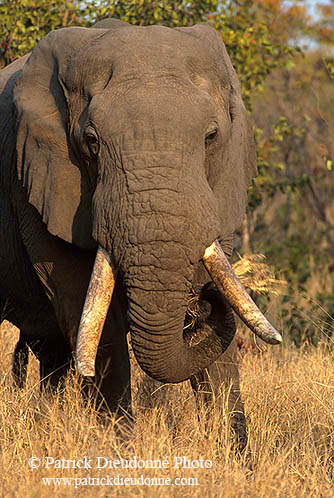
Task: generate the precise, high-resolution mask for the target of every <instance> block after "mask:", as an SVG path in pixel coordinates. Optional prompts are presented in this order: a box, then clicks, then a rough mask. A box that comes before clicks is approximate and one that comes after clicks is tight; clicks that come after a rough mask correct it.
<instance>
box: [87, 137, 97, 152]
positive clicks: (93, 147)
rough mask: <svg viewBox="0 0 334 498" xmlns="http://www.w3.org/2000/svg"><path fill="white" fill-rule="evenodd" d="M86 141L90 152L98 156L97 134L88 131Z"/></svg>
mask: <svg viewBox="0 0 334 498" xmlns="http://www.w3.org/2000/svg"><path fill="white" fill-rule="evenodd" d="M86 141H87V144H88V148H89V150H90V152H91V153H92V154H94V155H95V156H96V155H97V154H98V152H99V141H98V138H97V136H96V135H94V134H93V133H87V134H86Z"/></svg>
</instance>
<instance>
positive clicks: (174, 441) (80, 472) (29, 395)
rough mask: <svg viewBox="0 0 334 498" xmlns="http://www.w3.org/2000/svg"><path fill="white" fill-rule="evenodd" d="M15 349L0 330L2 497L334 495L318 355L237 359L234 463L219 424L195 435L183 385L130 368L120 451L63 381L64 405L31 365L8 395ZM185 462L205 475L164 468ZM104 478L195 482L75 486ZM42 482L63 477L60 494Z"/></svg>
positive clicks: (199, 428) (330, 407) (279, 353)
mask: <svg viewBox="0 0 334 498" xmlns="http://www.w3.org/2000/svg"><path fill="white" fill-rule="evenodd" d="M16 339H17V332H16V331H15V330H13V329H12V328H11V327H9V326H8V325H7V326H2V327H1V330H0V348H1V350H0V357H1V364H0V375H1V381H0V428H1V429H0V431H1V432H0V451H1V456H0V459H1V460H0V461H1V464H0V465H1V477H0V481H1V484H0V495H1V496H2V497H7V496H8V497H11V496H15V497H17V496H24V497H34V498H35V497H49V496H61V497H67V496H96V497H106V496H108V497H109V496H110V497H113V496H115V497H116V496H117V497H119V496H122V497H132V496H144V497H147V496H148V497H150V496H154V497H155V496H157V497H159V496H168V497H170V496H172V497H174V496H175V497H178V496H183V497H184V496H185V497H188V496H189V497H192V498H195V497H222V496H223V497H246V496H247V497H254V498H255V497H256V498H261V497H263V498H268V497H297V496H298V497H308V498H309V497H333V496H334V482H333V475H334V472H333V466H334V361H333V355H332V354H331V352H330V350H329V348H328V347H326V346H320V347H318V348H317V349H315V348H312V347H305V348H304V349H301V350H295V349H292V348H291V347H290V348H288V347H287V346H283V347H276V348H272V349H270V350H268V351H267V352H265V353H264V354H262V355H257V356H252V355H248V356H247V355H246V356H244V357H243V359H242V360H241V365H240V370H241V376H242V394H243V399H244V402H245V408H246V415H247V420H248V430H249V443H248V452H247V453H248V454H245V455H244V456H242V457H240V456H236V455H235V454H234V453H233V451H232V449H231V443H230V439H229V435H228V421H227V416H225V417H223V418H222V419H220V420H219V419H218V418H217V416H215V415H213V416H212V418H211V420H210V421H209V424H208V425H207V426H205V424H204V422H203V421H199V420H198V413H197V411H196V409H195V406H194V400H193V397H192V395H191V392H190V388H189V386H188V385H187V384H182V385H177V386H163V385H161V384H159V383H157V382H154V381H152V380H151V379H149V378H148V377H146V376H145V375H144V374H143V373H142V372H141V371H140V369H139V367H138V366H137V365H136V363H135V361H134V360H133V359H132V363H133V365H132V366H133V370H132V371H133V398H134V399H133V405H134V411H135V414H136V422H135V428H134V432H133V434H132V436H130V437H129V438H128V440H127V442H126V440H121V439H120V438H118V437H116V435H115V433H114V429H113V423H110V424H109V425H106V424H102V423H101V422H99V421H98V420H97V417H96V413H95V411H94V410H93V409H92V407H91V406H88V405H85V404H84V403H83V402H82V398H81V396H80V394H79V385H78V379H77V377H76V376H75V375H73V374H72V375H70V376H69V378H68V379H67V381H66V389H65V393H64V395H63V396H60V395H54V396H49V395H47V394H43V395H41V394H40V392H39V375H38V363H37V361H36V360H34V359H33V358H32V357H31V358H30V364H29V370H28V379H27V385H26V387H25V388H24V389H23V390H22V391H20V390H17V389H15V388H14V386H13V383H12V379H11V372H10V370H11V354H12V351H13V348H14V344H15V341H16ZM47 456H48V457H53V458H54V459H65V460H73V459H75V460H78V459H82V458H83V457H84V456H87V458H88V459H90V460H92V466H93V467H96V463H97V460H96V457H98V456H101V457H105V458H107V459H113V460H115V459H120V458H123V459H124V460H131V459H132V458H133V457H134V456H136V457H137V459H143V460H145V461H146V460H155V461H157V460H165V459H166V458H167V459H168V460H169V468H165V469H150V468H144V469H126V468H117V469H108V468H101V469H97V468H92V469H71V468H69V469H66V468H63V469H61V468H60V469H57V468H54V467H52V468H48V469H47V468H45V458H46V457H47ZM183 456H184V457H186V459H187V460H191V461H196V460H197V461H200V459H201V458H202V459H203V460H211V462H212V467H210V468H183V467H182V466H180V467H178V468H174V462H175V461H174V458H175V457H183ZM31 457H37V458H39V459H40V460H41V466H40V467H38V468H30V467H29V459H30V458H31ZM101 462H102V460H101ZM103 462H104V460H103ZM35 463H36V461H35ZM68 465H71V464H68ZM195 465H196V464H195ZM208 465H210V464H208ZM107 475H109V476H110V477H113V476H116V475H119V476H123V477H127V476H128V477H131V478H133V477H136V476H137V477H139V476H142V475H143V476H145V477H149V478H152V477H159V478H161V477H163V478H167V477H169V478H170V479H171V481H173V480H174V479H175V478H177V477H181V478H186V479H189V478H195V479H196V481H194V480H193V481H190V482H192V483H193V485H190V484H183V485H165V486H157V485H152V486H148V485H137V486H134V485H133V486H111V485H108V483H107V482H106V481H105V482H104V481H102V482H104V483H105V485H98V484H97V481H91V483H90V485H89V483H88V481H84V480H83V479H84V478H87V477H88V476H90V477H95V478H96V477H100V478H103V477H106V476H107ZM45 477H57V478H64V477H71V478H73V479H72V481H71V483H70V484H66V483H65V482H60V481H59V483H58V485H56V484H53V483H52V482H51V481H50V483H49V484H47V483H43V480H42V479H43V478H45ZM75 478H76V479H77V481H74V479H75ZM80 479H81V480H80ZM188 482H189V481H188ZM94 483H95V484H94ZM109 484H110V483H109ZM75 486H77V487H75Z"/></svg>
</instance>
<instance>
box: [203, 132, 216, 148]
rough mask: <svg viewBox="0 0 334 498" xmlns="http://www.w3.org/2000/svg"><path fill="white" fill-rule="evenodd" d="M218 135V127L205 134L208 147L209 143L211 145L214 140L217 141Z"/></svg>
mask: <svg viewBox="0 0 334 498" xmlns="http://www.w3.org/2000/svg"><path fill="white" fill-rule="evenodd" d="M217 135H218V131H217V129H214V130H210V131H209V132H208V133H207V134H206V136H205V146H206V147H207V146H208V145H210V144H211V143H212V142H214V141H215V139H216V137H217Z"/></svg>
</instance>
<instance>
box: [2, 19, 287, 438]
mask: <svg viewBox="0 0 334 498" xmlns="http://www.w3.org/2000/svg"><path fill="white" fill-rule="evenodd" d="M0 88H1V96H0V130H1V136H0V151H1V157H0V161H1V163H0V164H1V170H0V171H1V173H0V190H1V196H0V207H1V211H0V216H1V217H0V276H1V278H0V296H1V303H2V307H3V308H5V312H4V311H3V312H2V314H1V316H2V317H6V318H7V319H8V320H9V321H11V322H12V323H14V324H15V325H16V326H17V327H18V328H19V329H20V334H21V335H20V340H19V342H18V344H17V346H16V349H15V353H14V366H13V370H14V376H15V377H16V381H17V382H18V383H19V384H22V383H23V382H24V370H25V365H26V359H27V354H26V353H27V347H28V346H29V347H30V348H31V350H32V351H33V352H34V353H35V354H36V356H37V357H38V358H39V361H40V370H41V372H40V373H41V376H42V378H44V379H45V378H47V381H48V383H49V384H51V385H54V386H55V385H57V383H58V381H59V379H60V378H62V377H63V376H64V374H65V373H66V370H67V368H68V365H69V362H70V359H71V357H72V353H73V351H74V350H75V348H76V346H77V363H78V368H79V371H80V372H81V373H82V374H83V375H87V376H93V375H95V370H94V365H95V363H96V375H95V381H96V383H98V384H99V385H100V392H101V393H102V395H103V398H104V401H105V403H106V405H107V407H108V408H109V409H110V410H112V411H115V410H117V409H118V408H119V407H122V408H125V409H126V410H127V411H129V410H130V387H129V379H130V368H129V356H128V347H127V340H126V335H127V332H128V330H129V331H130V334H131V343H132V348H133V351H134V354H135V356H136V359H137V361H138V362H139V364H140V366H141V367H142V368H143V370H144V371H145V372H147V373H148V375H150V376H152V377H153V378H155V379H157V380H159V381H162V382H181V381H184V380H187V379H190V380H191V384H192V387H193V390H194V392H195V394H196V395H197V398H198V400H204V401H205V403H210V401H212V398H215V394H216V393H217V390H218V389H219V388H220V386H221V385H225V386H228V385H229V384H230V383H231V386H232V387H231V386H229V387H231V391H230V406H231V410H234V421H235V426H236V428H237V430H238V431H239V432H240V434H243V436H244V431H245V420H244V415H243V405H242V402H241V400H240V393H239V376H238V368H237V363H236V358H235V342H234V339H233V337H234V333H235V324H234V318H233V313H232V308H233V309H234V311H235V312H236V313H237V314H238V315H239V316H240V317H241V319H242V320H243V321H244V322H245V323H246V324H247V325H248V326H249V327H250V328H251V329H252V330H253V331H254V332H255V333H257V334H258V335H259V336H261V337H262V338H264V339H265V340H266V341H267V342H270V343H278V342H280V340H281V338H280V335H279V334H278V332H276V331H275V329H273V328H272V327H271V325H270V324H269V323H268V322H267V321H266V319H265V317H264V316H263V315H262V314H261V312H260V311H259V310H258V309H257V308H256V306H255V304H254V303H253V302H252V301H251V299H250V298H249V296H248V295H247V294H246V292H245V290H244V289H243V288H242V286H241V284H240V282H239V281H238V280H237V277H236V276H235V275H234V273H233V271H232V269H231V267H230V265H229V262H228V259H229V258H230V256H231V253H232V246H233V233H234V231H235V229H236V228H237V227H238V226H239V225H240V224H241V221H242V219H243V216H244V212H245V207H246V200H247V188H248V186H249V185H250V183H251V180H252V178H253V177H254V176H255V175H256V161H255V147H254V141H253V135H252V129H251V125H250V122H249V118H248V114H247V112H246V110H245V107H244V105H243V102H242V99H241V93H240V85H239V82H238V79H237V76H236V74H235V71H234V69H233V67H232V65H231V62H230V59H229V57H228V55H227V52H226V49H225V47H224V44H223V43H222V41H221V38H220V36H219V35H218V33H217V32H216V31H215V30H214V29H213V28H211V27H210V26H209V25H206V24H201V25H196V26H193V27H191V28H176V29H170V28H167V27H163V26H149V27H137V26H131V25H128V24H127V23H125V22H122V21H119V20H113V19H109V20H105V21H102V22H100V23H98V24H96V25H95V27H93V28H89V29H88V28H81V27H74V28H66V29H60V30H57V31H54V32H51V33H50V34H48V35H47V36H46V37H45V38H44V39H43V40H42V41H41V42H40V43H39V44H38V45H37V46H36V48H35V49H34V50H33V52H32V53H31V55H27V56H25V57H23V58H21V59H19V60H17V61H15V62H13V63H12V64H11V65H9V66H8V67H6V68H5V69H4V70H3V71H2V72H1V79H0ZM95 256H96V258H95ZM94 261H95V263H94ZM93 268H94V270H93ZM212 280H213V281H214V282H215V283H213V282H212ZM88 287H89V289H88ZM87 289H88V291H87ZM191 292H193V293H194V292H195V293H196V294H197V295H198V296H199V297H198V299H199V304H200V313H199V315H198V316H197V318H196V320H195V323H194V324H193V325H192V327H190V328H189V327H188V328H184V327H185V324H186V323H188V322H189V313H188V312H187V309H188V302H189V295H190V293H191ZM86 294H87V296H86ZM84 303H85V305H84ZM79 324H80V330H79V336H78V328H79ZM77 336H78V337H79V339H78V341H77ZM77 342H78V344H77ZM95 356H96V362H95ZM44 382H45V381H44ZM203 385H204V389H203V388H202V387H203ZM216 404H217V405H219V400H216Z"/></svg>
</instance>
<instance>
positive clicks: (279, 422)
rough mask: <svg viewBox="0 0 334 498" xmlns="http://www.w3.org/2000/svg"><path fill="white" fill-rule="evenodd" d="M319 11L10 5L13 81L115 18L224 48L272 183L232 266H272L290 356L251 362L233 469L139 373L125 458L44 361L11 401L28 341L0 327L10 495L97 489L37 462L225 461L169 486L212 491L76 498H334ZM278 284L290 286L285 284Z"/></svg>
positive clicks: (332, 155) (331, 298) (6, 15)
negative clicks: (17, 361) (244, 430)
mask: <svg viewBox="0 0 334 498" xmlns="http://www.w3.org/2000/svg"><path fill="white" fill-rule="evenodd" d="M308 7H309V5H308V2H307V1H305V2H303V1H297V0H296V1H290V2H286V1H284V0H205V1H199V0H192V1H189V2H176V1H165V0H163V1H155V0H133V1H124V2H119V1H109V0H87V1H86V2H80V1H77V0H73V1H72V2H70V1H68V0H0V67H4V66H6V65H7V64H9V63H10V62H12V61H13V60H15V59H16V58H18V57H20V56H21V55H24V54H25V53H27V52H29V51H30V50H32V48H33V47H34V45H35V44H36V42H38V41H39V40H40V39H41V38H42V37H43V36H45V35H46V34H47V33H48V32H49V31H50V30H52V29H58V28H61V27H66V26H74V25H81V26H90V25H92V24H93V23H94V22H95V21H96V20H100V19H103V18H104V17H107V16H114V17H117V18H121V19H123V20H126V21H128V22H130V23H134V24H141V25H146V24H156V23H160V24H165V25H168V26H187V25H192V24H194V23H196V22H201V21H207V22H210V23H211V24H212V25H213V26H214V27H215V28H216V29H217V30H218V31H219V32H220V33H221V36H222V38H223V40H224V42H225V44H226V47H227V50H228V52H229V54H230V56H231V58H232V61H233V64H234V67H235V68H236V71H237V73H238V75H239V78H240V81H241V85H242V91H243V96H244V101H245V104H246V106H247V108H248V110H249V112H251V114H252V118H253V121H254V132H255V136H256V140H257V149H258V150H257V152H258V168H259V176H258V177H257V179H256V180H255V181H254V183H253V186H252V187H251V189H250V192H249V208H248V213H247V218H246V219H245V221H244V223H243V225H242V227H240V230H239V232H238V233H237V234H236V239H235V246H236V251H235V259H236V260H237V259H238V254H240V255H242V256H248V258H249V259H248V260H247V261H250V262H251V263H252V262H253V263H254V261H255V262H258V261H259V258H258V257H256V256H254V254H264V255H265V257H266V261H267V263H268V265H269V266H270V268H271V270H272V271H271V272H269V273H268V272H267V273H265V275H266V278H267V281H266V282H263V281H262V283H261V285H258V286H255V287H254V288H253V287H252V286H251V285H250V286H249V287H250V288H251V289H253V292H254V291H258V293H257V295H255V298H256V299H257V301H258V303H259V304H260V306H261V308H262V309H267V312H268V314H269V315H270V319H271V320H272V322H273V323H274V324H275V325H276V326H277V328H278V330H280V331H282V332H283V335H284V339H285V344H284V346H283V347H282V348H272V350H271V349H270V350H267V351H266V352H263V353H261V354H258V355H256V356H252V355H251V354H250V353H248V354H246V356H245V357H244V358H243V359H242V360H241V372H242V393H243V397H244V401H245V406H246V415H247V418H248V422H249V436H250V438H249V448H248V449H249V453H248V456H247V452H246V453H245V455H244V456H243V457H239V458H236V457H235V455H234V454H233V452H232V451H231V446H230V442H229V438H228V436H227V434H228V431H227V429H226V427H227V422H228V421H227V420H225V419H224V420H215V419H212V421H210V424H209V426H208V427H204V426H203V424H202V422H198V420H197V414H196V411H195V409H194V406H193V400H192V398H191V396H190V391H189V390H188V389H187V387H186V386H183V385H182V386H173V387H168V386H161V385H158V384H157V383H156V384H155V383H154V382H153V381H150V380H149V379H148V378H147V377H144V374H142V373H141V372H139V369H138V370H137V369H136V367H135V365H134V368H135V369H136V370H135V371H136V374H135V375H134V376H133V378H134V380H133V382H134V384H135V386H134V389H135V393H136V395H135V400H134V405H135V411H136V414H137V420H136V432H135V434H136V436H135V437H134V438H131V442H130V443H128V444H127V445H126V446H124V443H121V442H120V441H118V440H117V439H115V438H114V437H113V434H112V431H113V427H112V424H111V425H110V426H109V427H107V428H106V427H103V426H101V425H100V424H99V423H98V422H97V419H96V416H95V412H94V410H91V409H90V408H89V407H87V406H83V405H82V401H81V398H80V396H79V395H78V379H77V378H76V377H75V376H74V377H73V378H70V379H68V381H67V387H66V392H65V397H64V399H63V400H62V398H61V397H59V396H56V397H54V398H52V399H50V398H48V397H47V396H46V395H44V396H42V397H40V395H39V391H38V376H37V371H36V364H35V363H33V362H31V367H30V369H29V376H28V383H27V386H26V388H25V389H24V390H23V391H20V392H18V391H16V390H14V388H13V386H12V381H11V378H10V356H11V352H12V351H13V348H14V343H15V334H14V335H13V334H12V333H9V326H8V325H5V326H2V328H1V331H0V348H1V351H0V357H1V358H2V361H1V367H0V372H1V384H0V390H1V397H0V400H1V401H0V419H1V420H0V427H1V432H0V434H1V435H0V448H1V457H0V458H1V468H2V469H3V479H4V483H3V485H2V486H1V489H2V491H1V494H2V495H3V496H14V495H15V496H18V495H24V496H40V497H43V496H49V495H50V494H56V495H57V496H58V495H59V496H67V495H68V496H70V495H72V494H73V491H74V490H73V486H72V487H71V486H65V485H62V486H61V488H58V489H55V488H54V487H52V485H51V486H48V485H42V484H41V477H47V476H55V477H64V476H71V477H73V476H83V475H92V476H96V475H98V474H96V473H94V471H89V472H90V473H89V472H87V471H85V472H82V471H79V470H76V471H73V470H72V471H70V470H58V471H57V472H55V471H53V472H51V471H43V469H41V468H39V469H29V467H28V466H27V461H28V460H29V458H30V457H31V456H38V457H42V456H45V455H52V456H56V457H58V458H67V459H71V458H76V457H78V456H81V455H88V456H89V457H90V458H94V457H95V456H98V455H113V456H114V457H115V456H117V455H118V456H119V455H122V458H125V457H126V455H128V456H131V455H137V457H138V458H142V457H145V459H148V458H151V459H157V458H160V457H165V456H167V457H169V459H170V461H171V460H172V459H173V457H174V456H178V455H186V456H187V455H188V456H189V457H191V458H192V459H197V458H200V457H201V456H202V457H205V458H206V459H211V460H212V461H213V467H212V468H210V469H199V470H196V471H194V470H189V469H188V470H185V471H184V473H181V474H180V473H179V472H177V471H176V470H175V469H171V470H169V472H168V473H166V474H168V475H169V476H171V477H172V478H174V477H175V476H177V475H182V476H186V477H187V476H190V477H191V476H194V477H198V481H199V485H198V486H181V487H180V488H177V487H175V486H174V487H173V492H172V493H171V492H170V488H169V489H168V488H166V487H164V488H163V487H159V488H158V487H155V488H154V489H153V488H147V487H143V486H138V487H136V488H135V487H132V488H131V490H129V488H128V489H127V490H125V489H123V488H118V489H111V488H108V489H107V490H106V488H103V487H95V488H94V490H92V488H90V487H88V486H86V487H85V486H81V487H79V488H78V489H77V490H76V494H78V496H86V495H88V494H90V493H92V492H93V493H94V495H96V496H151V495H154V496H160V495H161V496H179V495H180V496H181V495H182V496H188V495H189V496H217V497H218V496H233V497H234V496H236V497H237V496H251V497H252V496H254V497H261V496H263V497H271V496H272V497H279V496H305V497H306V496H307V497H310V496H323V497H327V496H328V497H330V496H333V465H334V461H333V460H334V446H333V440H334V434H333V427H334V419H333V417H334V415H333V414H334V405H333V400H334V397H333V389H334V377H333V372H334V370H333V353H332V340H333V332H334V278H333V277H334V253H333V247H334V202H333V200H334V176H333V175H334V140H333V136H334V118H333V111H332V109H333V107H334V84H333V83H334V57H333V55H332V54H333V49H334V2H333V0H329V1H326V2H325V0H322V1H320V0H319V4H318V8H317V10H312V11H311V10H310V9H309V8H308ZM260 261H261V264H262V263H263V260H260ZM251 266H252V265H250V267H251ZM259 268H260V267H259V266H257V267H256V265H255V267H254V268H253V271H255V273H256V271H260V269H259ZM261 268H262V269H263V267H261ZM247 271H248V270H247V269H246V273H247ZM272 273H274V274H275V275H276V278H277V279H279V280H283V281H285V284H284V285H283V284H282V283H280V284H277V285H274V284H273V283H272ZM273 290H275V292H273ZM241 333H242V334H244V335H245V334H247V332H246V331H245V330H242V331H241ZM217 441H218V443H219V444H217ZM44 470H45V469H44ZM106 474H107V472H106V470H103V471H100V475H101V476H102V475H106ZM140 474H142V472H139V471H138V475H140ZM124 475H131V476H134V475H137V474H135V473H134V471H131V473H128V474H126V473H125V474H124ZM158 475H160V474H159V473H158V471H151V473H149V476H158ZM22 490H23V491H22ZM203 493H204V494H203Z"/></svg>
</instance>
